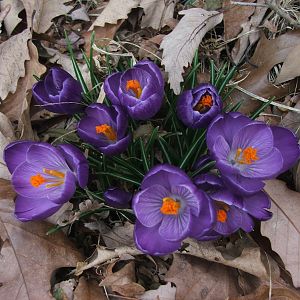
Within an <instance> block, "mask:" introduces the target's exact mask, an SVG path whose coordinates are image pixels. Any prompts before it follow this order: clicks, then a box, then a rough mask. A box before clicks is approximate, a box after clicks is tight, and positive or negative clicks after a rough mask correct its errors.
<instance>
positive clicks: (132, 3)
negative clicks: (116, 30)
mask: <svg viewBox="0 0 300 300" xmlns="http://www.w3.org/2000/svg"><path fill="white" fill-rule="evenodd" d="M139 4H140V0H110V1H109V2H108V4H107V6H106V7H105V8H104V10H103V11H102V13H101V14H100V15H99V16H98V17H97V19H96V20H95V21H94V23H93V24H92V26H91V27H90V28H89V31H91V30H93V29H94V27H97V26H98V27H103V26H104V25H105V24H106V23H109V24H117V21H118V20H121V19H122V20H123V19H127V15H128V14H129V13H130V11H131V10H132V9H133V8H136V7H138V6H139Z"/></svg>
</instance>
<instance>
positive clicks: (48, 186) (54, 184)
mask: <svg viewBox="0 0 300 300" xmlns="http://www.w3.org/2000/svg"><path fill="white" fill-rule="evenodd" d="M63 183H64V181H58V182H55V183H50V184H46V188H47V189H49V188H52V187H56V186H60V185H62V184H63Z"/></svg>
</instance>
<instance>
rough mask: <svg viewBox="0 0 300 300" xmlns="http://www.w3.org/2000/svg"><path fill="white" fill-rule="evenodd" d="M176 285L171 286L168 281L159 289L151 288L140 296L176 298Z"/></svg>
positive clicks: (146, 299) (141, 299)
mask: <svg viewBox="0 0 300 300" xmlns="http://www.w3.org/2000/svg"><path fill="white" fill-rule="evenodd" d="M175 295H176V287H175V286H171V283H170V282H168V283H167V284H165V285H161V286H160V287H159V288H158V289H157V290H150V291H147V292H145V293H144V294H143V295H142V296H140V297H139V300H154V299H158V300H175Z"/></svg>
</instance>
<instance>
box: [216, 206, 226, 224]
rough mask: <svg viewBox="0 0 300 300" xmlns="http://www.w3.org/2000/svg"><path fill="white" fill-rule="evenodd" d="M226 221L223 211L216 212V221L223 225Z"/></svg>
mask: <svg viewBox="0 0 300 300" xmlns="http://www.w3.org/2000/svg"><path fill="white" fill-rule="evenodd" d="M226 220H227V212H226V210H224V209H218V210H217V221H219V222H221V223H225V222H226Z"/></svg>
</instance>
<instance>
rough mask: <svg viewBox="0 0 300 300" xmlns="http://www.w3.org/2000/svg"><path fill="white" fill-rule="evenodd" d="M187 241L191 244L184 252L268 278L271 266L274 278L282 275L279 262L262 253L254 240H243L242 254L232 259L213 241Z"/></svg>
mask: <svg viewBox="0 0 300 300" xmlns="http://www.w3.org/2000/svg"><path fill="white" fill-rule="evenodd" d="M185 242H187V243H189V246H188V247H187V248H186V250H187V252H186V253H183V254H188V255H193V256H197V257H200V258H204V259H206V260H209V261H212V262H217V263H220V264H223V265H226V266H230V267H234V268H237V269H240V270H242V271H244V272H247V273H249V274H252V275H254V276H256V277H258V278H262V279H266V280H268V279H269V278H270V276H269V273H268V272H269V267H270V268H271V272H272V278H273V279H276V278H278V277H279V276H280V272H279V268H278V266H277V264H276V263H275V262H274V261H273V259H272V258H271V257H269V256H268V257H267V258H266V256H265V254H264V255H263V254H262V253H261V250H260V248H259V247H258V246H257V245H256V244H255V243H254V242H253V241H250V240H248V241H247V240H241V244H240V245H239V248H240V249H241V250H242V252H241V254H240V255H239V256H237V257H232V258H230V259H226V256H225V255H222V253H221V252H220V251H219V250H217V249H216V247H215V246H214V244H213V242H198V241H196V240H193V239H187V240H185ZM224 250H226V249H224ZM231 252H232V251H231Z"/></svg>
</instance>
